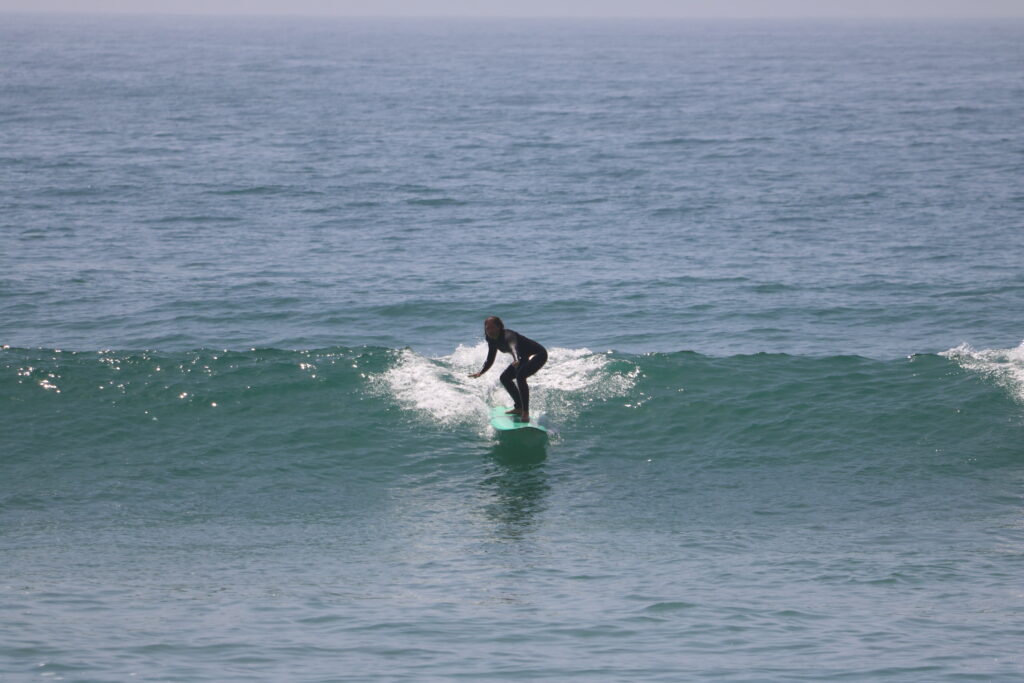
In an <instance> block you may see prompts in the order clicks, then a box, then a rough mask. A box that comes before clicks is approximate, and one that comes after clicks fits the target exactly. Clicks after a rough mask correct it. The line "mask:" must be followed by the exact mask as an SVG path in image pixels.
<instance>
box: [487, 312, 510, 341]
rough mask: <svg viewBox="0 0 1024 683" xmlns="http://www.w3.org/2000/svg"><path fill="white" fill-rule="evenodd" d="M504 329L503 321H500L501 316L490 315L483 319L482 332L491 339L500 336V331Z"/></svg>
mask: <svg viewBox="0 0 1024 683" xmlns="http://www.w3.org/2000/svg"><path fill="white" fill-rule="evenodd" d="M504 331H505V323H503V322H501V318H499V317H498V316H496V315H492V316H491V317H490V318H488V319H487V320H485V321H484V334H485V335H487V336H488V337H490V338H491V339H497V338H498V337H500V336H501V333H502V332H504Z"/></svg>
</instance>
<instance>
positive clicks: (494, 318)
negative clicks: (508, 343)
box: [484, 315, 505, 334]
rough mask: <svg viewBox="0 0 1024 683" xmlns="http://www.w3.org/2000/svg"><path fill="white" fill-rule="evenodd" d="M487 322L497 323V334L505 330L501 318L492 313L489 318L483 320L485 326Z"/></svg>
mask: <svg viewBox="0 0 1024 683" xmlns="http://www.w3.org/2000/svg"><path fill="white" fill-rule="evenodd" d="M489 322H494V323H497V324H498V334H501V333H502V332H504V331H505V323H503V322H501V318H499V317H498V316H496V315H492V316H491V317H490V318H487V319H486V320H484V325H485V326H486V325H487V323H489Z"/></svg>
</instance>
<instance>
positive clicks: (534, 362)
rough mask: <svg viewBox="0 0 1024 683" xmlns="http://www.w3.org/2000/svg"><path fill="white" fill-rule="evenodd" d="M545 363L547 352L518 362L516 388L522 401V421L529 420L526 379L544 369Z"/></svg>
mask: <svg viewBox="0 0 1024 683" xmlns="http://www.w3.org/2000/svg"><path fill="white" fill-rule="evenodd" d="M547 362H548V352H547V351H541V352H540V353H536V354H534V355H532V356H530V357H529V358H527V359H526V360H521V361H519V366H520V367H519V372H517V373H516V386H517V387H518V388H519V395H520V396H521V397H522V399H523V402H522V408H523V412H522V416H523V419H529V417H530V385H529V384H527V383H526V378H527V377H529V376H530V375H532V374H533V373H535V372H537V371H538V370H540V369H541V368H542V367H544V364H545V363H547ZM506 372H507V371H506ZM516 407H519V404H517V405H516Z"/></svg>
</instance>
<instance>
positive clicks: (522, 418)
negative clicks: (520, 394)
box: [519, 413, 530, 422]
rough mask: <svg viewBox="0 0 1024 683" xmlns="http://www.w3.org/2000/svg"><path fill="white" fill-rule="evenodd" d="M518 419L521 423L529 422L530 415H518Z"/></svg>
mask: <svg viewBox="0 0 1024 683" xmlns="http://www.w3.org/2000/svg"><path fill="white" fill-rule="evenodd" d="M519 419H520V420H522V421H523V422H529V421H530V414H529V413H519Z"/></svg>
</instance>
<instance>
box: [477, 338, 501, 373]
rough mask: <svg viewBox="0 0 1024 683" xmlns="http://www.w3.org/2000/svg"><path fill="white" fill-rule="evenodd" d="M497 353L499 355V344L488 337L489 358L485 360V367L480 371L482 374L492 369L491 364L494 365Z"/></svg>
mask: <svg viewBox="0 0 1024 683" xmlns="http://www.w3.org/2000/svg"><path fill="white" fill-rule="evenodd" d="M496 355H498V346H497V345H496V344H495V343H494V342H493V341H491V340H490V339H488V340H487V360H485V361H484V369H483V370H481V371H480V374H481V375H482V374H484V373H485V372H487V371H488V370H490V369H491V366H492V365H494V357H495V356H496Z"/></svg>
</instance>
